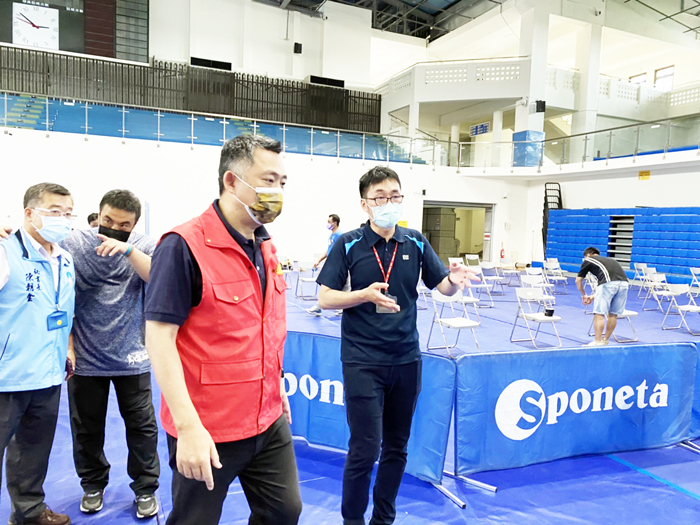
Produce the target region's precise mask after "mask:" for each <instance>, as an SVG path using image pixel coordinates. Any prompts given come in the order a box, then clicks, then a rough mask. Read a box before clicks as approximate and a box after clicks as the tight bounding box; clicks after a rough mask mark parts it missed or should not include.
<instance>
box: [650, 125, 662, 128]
mask: <svg viewBox="0 0 700 525" xmlns="http://www.w3.org/2000/svg"><path fill="white" fill-rule="evenodd" d="M660 127H661V124H654V125H653V126H652V127H651V129H656V128H660Z"/></svg>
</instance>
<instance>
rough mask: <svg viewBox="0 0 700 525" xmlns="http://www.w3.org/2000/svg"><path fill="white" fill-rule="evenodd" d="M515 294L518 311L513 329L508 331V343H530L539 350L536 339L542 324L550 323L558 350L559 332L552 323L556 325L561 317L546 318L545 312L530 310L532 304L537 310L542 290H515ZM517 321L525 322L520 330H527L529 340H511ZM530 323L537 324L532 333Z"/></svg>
mask: <svg viewBox="0 0 700 525" xmlns="http://www.w3.org/2000/svg"><path fill="white" fill-rule="evenodd" d="M515 294H516V297H517V298H518V311H517V313H516V314H515V321H513V329H512V330H511V331H510V342H511V343H517V342H521V341H531V342H532V345H533V346H534V347H535V348H539V347H538V346H537V342H536V339H537V336H538V335H539V333H540V328H541V327H542V323H552V328H553V329H554V333H555V335H556V336H557V342H558V343H559V344H558V346H557V347H556V348H560V347H561V338H560V337H559V332H557V327H556V326H555V324H554V323H558V322H559V321H561V317H559V316H558V315H551V316H547V315H545V312H539V311H535V310H533V308H532V306H533V304H537V305H538V309H539V305H540V304H542V296H543V295H544V292H543V291H542V289H541V288H516V289H515ZM526 307H527V308H526ZM519 319H522V320H523V321H524V322H525V326H524V327H522V328H526V329H527V333H528V334H529V336H530V337H529V338H525V339H513V334H514V333H515V328H516V326H518V320H519ZM530 323H537V330H536V331H535V332H534V333H533V330H532V328H531V327H530Z"/></svg>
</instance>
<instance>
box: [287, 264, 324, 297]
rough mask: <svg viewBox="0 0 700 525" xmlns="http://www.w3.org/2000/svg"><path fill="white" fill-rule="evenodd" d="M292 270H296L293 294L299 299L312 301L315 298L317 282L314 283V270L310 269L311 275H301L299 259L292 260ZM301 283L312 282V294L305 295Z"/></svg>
mask: <svg viewBox="0 0 700 525" xmlns="http://www.w3.org/2000/svg"><path fill="white" fill-rule="evenodd" d="M292 270H293V271H295V272H296V274H297V286H296V288H295V289H294V296H295V297H298V298H299V299H301V300H303V301H313V300H315V299H316V295H317V293H318V284H317V283H316V275H314V274H315V273H316V270H314V269H312V270H311V277H302V276H301V273H302V271H304V270H302V269H301V267H300V266H299V261H294V262H292ZM303 283H313V284H314V293H313V295H305V294H304V284H303Z"/></svg>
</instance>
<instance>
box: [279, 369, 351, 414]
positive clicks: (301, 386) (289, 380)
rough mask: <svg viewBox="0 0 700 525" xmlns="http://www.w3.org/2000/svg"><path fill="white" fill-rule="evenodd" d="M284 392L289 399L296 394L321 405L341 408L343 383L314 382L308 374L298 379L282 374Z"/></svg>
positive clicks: (285, 373)
mask: <svg viewBox="0 0 700 525" xmlns="http://www.w3.org/2000/svg"><path fill="white" fill-rule="evenodd" d="M284 390H285V392H287V396H289V397H291V396H293V395H294V394H296V393H297V391H298V392H300V393H301V395H303V396H304V397H305V398H306V399H309V400H311V399H316V397H318V400H319V401H320V402H321V403H333V404H334V405H340V406H343V405H344V404H345V403H344V401H343V394H344V391H343V390H344V389H343V383H342V382H341V381H333V380H331V379H324V380H322V381H316V380H315V379H314V378H313V377H311V376H310V375H309V374H304V375H303V376H301V377H300V378H299V379H297V376H295V375H294V374H293V373H291V372H287V371H285V372H284Z"/></svg>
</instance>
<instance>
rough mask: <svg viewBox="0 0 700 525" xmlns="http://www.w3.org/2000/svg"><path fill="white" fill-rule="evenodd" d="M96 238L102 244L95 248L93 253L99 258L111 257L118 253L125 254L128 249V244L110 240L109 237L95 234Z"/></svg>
mask: <svg viewBox="0 0 700 525" xmlns="http://www.w3.org/2000/svg"><path fill="white" fill-rule="evenodd" d="M97 238H98V239H100V240H101V241H102V244H100V245H99V246H98V247H97V248H95V252H96V253H97V255H99V256H100V257H107V256H109V257H113V256H114V255H117V254H118V253H126V251H127V250H128V249H129V244H128V243H125V242H122V241H118V240H117V239H112V238H111V237H107V236H106V235H102V234H101V233H98V234H97Z"/></svg>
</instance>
